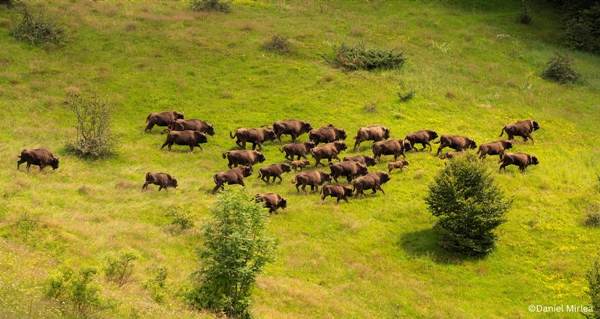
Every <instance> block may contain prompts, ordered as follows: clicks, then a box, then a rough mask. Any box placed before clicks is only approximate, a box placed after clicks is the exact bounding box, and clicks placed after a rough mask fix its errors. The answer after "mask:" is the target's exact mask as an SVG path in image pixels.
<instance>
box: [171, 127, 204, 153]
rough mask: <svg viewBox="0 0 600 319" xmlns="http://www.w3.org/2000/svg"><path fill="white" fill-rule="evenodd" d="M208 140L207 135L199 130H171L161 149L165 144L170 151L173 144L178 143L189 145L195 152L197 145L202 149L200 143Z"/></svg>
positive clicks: (191, 150)
mask: <svg viewBox="0 0 600 319" xmlns="http://www.w3.org/2000/svg"><path fill="white" fill-rule="evenodd" d="M207 141H208V140H207V138H206V135H204V133H201V132H198V131H189V130H186V131H169V135H167V140H166V141H165V142H164V143H163V145H162V146H161V147H160V149H161V150H162V149H163V148H164V147H165V146H167V149H168V150H169V151H170V150H171V146H173V144H176V145H187V146H189V147H190V152H193V151H194V147H195V146H198V147H200V149H202V146H200V144H202V143H206V142H207Z"/></svg>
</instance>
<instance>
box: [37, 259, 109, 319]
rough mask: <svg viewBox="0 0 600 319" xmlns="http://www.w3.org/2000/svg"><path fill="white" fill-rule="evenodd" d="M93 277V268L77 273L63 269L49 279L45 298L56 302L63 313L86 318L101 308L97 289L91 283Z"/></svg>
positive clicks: (94, 272)
mask: <svg viewBox="0 0 600 319" xmlns="http://www.w3.org/2000/svg"><path fill="white" fill-rule="evenodd" d="M95 275H96V270H95V269H93V268H83V269H81V270H79V272H77V273H75V272H74V271H73V270H72V269H70V268H64V269H62V270H61V271H59V272H58V273H56V274H55V275H53V276H51V277H50V278H49V280H48V284H47V287H46V296H47V297H48V298H51V299H53V300H56V301H58V302H59V303H60V305H61V310H62V311H63V313H72V314H74V315H75V316H77V317H81V318H87V317H89V316H90V315H91V314H92V313H93V312H94V311H95V310H97V309H98V308H99V307H100V306H101V301H100V297H99V295H98V288H97V287H96V286H94V285H93V283H92V281H93V279H94V276H95Z"/></svg>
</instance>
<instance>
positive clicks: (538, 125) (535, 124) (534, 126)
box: [531, 121, 540, 131]
mask: <svg viewBox="0 0 600 319" xmlns="http://www.w3.org/2000/svg"><path fill="white" fill-rule="evenodd" d="M531 124H532V125H533V130H534V131H537V130H539V129H540V124H538V122H536V121H531Z"/></svg>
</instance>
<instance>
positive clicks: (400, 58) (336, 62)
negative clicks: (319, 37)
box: [324, 44, 405, 71]
mask: <svg viewBox="0 0 600 319" xmlns="http://www.w3.org/2000/svg"><path fill="white" fill-rule="evenodd" d="M324 58H325V60H326V61H327V62H328V63H329V64H331V65H333V66H334V67H337V68H341V69H344V70H347V71H356V70H369V71H370V70H375V69H398V68H400V67H401V66H402V65H403V64H404V62H405V58H404V54H403V53H402V52H397V51H394V50H386V49H368V48H365V47H364V46H363V45H357V46H348V45H346V44H342V45H340V46H337V47H334V49H333V54H332V56H331V57H327V56H324Z"/></svg>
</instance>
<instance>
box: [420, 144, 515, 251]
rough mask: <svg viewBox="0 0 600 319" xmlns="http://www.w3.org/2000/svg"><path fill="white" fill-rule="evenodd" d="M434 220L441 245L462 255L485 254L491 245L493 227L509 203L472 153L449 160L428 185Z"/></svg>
mask: <svg viewBox="0 0 600 319" xmlns="http://www.w3.org/2000/svg"><path fill="white" fill-rule="evenodd" d="M425 202H426V203H427V207H428V209H429V211H430V212H431V213H432V214H433V215H434V216H436V217H438V220H437V222H436V225H435V226H434V228H435V230H436V231H437V232H438V233H439V235H440V244H441V246H442V247H444V248H446V249H448V250H451V251H454V252H458V253H461V254H465V255H485V254H487V253H488V252H489V251H490V250H491V249H493V247H494V243H495V240H496V235H495V234H494V229H495V228H496V227H498V226H500V225H501V224H502V223H503V222H504V218H503V216H504V213H505V212H506V211H508V209H509V208H510V206H511V202H510V201H509V200H506V199H505V197H504V194H503V193H502V191H501V190H500V189H498V187H497V186H496V185H495V183H494V180H493V178H492V177H491V175H490V173H489V172H488V171H487V170H486V169H485V167H484V166H482V164H481V163H480V162H479V161H476V160H475V158H474V157H473V156H467V157H465V158H459V159H456V160H453V161H450V162H449V163H448V164H447V165H446V167H445V168H444V169H443V170H442V171H441V172H440V173H439V174H438V175H437V176H436V178H435V180H434V182H433V183H432V184H431V185H430V186H429V193H428V195H427V197H426V198H425Z"/></svg>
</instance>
